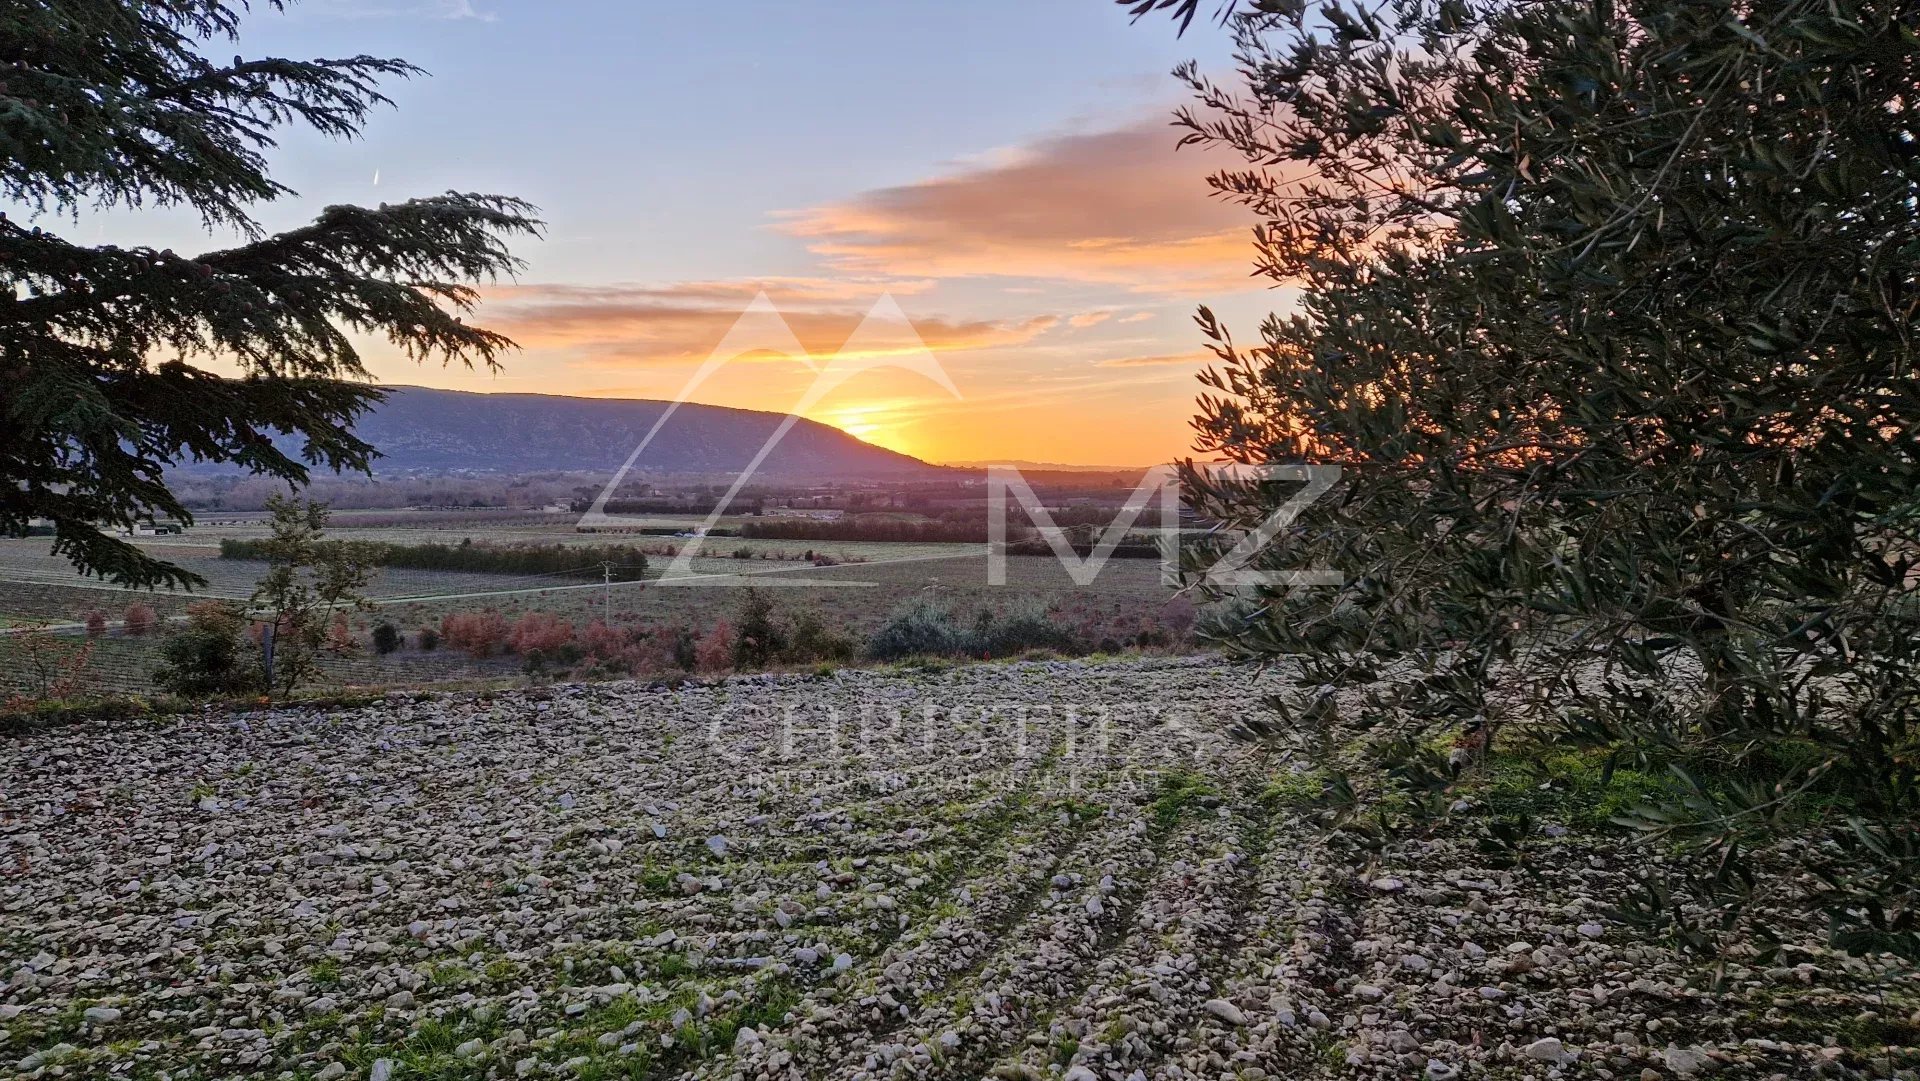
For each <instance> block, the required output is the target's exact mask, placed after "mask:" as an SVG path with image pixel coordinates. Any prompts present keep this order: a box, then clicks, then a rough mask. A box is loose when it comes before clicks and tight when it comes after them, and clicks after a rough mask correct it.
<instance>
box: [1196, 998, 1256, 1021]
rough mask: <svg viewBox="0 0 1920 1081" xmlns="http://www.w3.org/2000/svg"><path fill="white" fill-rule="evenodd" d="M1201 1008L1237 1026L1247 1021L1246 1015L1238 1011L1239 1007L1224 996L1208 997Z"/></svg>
mask: <svg viewBox="0 0 1920 1081" xmlns="http://www.w3.org/2000/svg"><path fill="white" fill-rule="evenodd" d="M1202 1008H1203V1009H1205V1010H1206V1011H1207V1012H1208V1013H1210V1014H1212V1015H1214V1016H1215V1017H1218V1018H1219V1019H1220V1020H1222V1021H1225V1022H1226V1023H1227V1024H1229V1025H1236V1026H1238V1025H1244V1024H1246V1023H1247V1015H1246V1014H1244V1013H1241V1012H1240V1007H1238V1006H1235V1005H1234V1004H1233V1003H1231V1002H1228V1001H1227V1000H1226V999H1224V998H1212V999H1208V1000H1207V1002H1206V1005H1205V1006H1204V1007H1202Z"/></svg>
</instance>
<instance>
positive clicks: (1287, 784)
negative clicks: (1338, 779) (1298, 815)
mask: <svg viewBox="0 0 1920 1081" xmlns="http://www.w3.org/2000/svg"><path fill="white" fill-rule="evenodd" d="M1326 794H1327V775H1326V773H1325V772H1324V771H1321V770H1317V769H1315V770H1288V771H1287V772H1284V773H1279V774H1276V775H1275V776H1274V777H1273V779H1272V780H1270V781H1268V782H1267V786H1266V787H1265V788H1263V789H1261V790H1260V795H1259V796H1258V797H1257V798H1258V800H1259V801H1260V802H1261V803H1263V804H1265V805H1266V806H1268V807H1274V808H1291V809H1298V808H1303V807H1312V806H1314V805H1316V804H1318V803H1319V802H1320V801H1321V800H1322V799H1323V798H1325V796H1326Z"/></svg>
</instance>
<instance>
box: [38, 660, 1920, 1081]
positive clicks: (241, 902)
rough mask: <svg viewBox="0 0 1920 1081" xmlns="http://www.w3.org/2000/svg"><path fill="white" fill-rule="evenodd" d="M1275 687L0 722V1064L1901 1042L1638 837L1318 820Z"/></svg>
mask: <svg viewBox="0 0 1920 1081" xmlns="http://www.w3.org/2000/svg"><path fill="white" fill-rule="evenodd" d="M1271 689H1272V686H1271V684H1270V683H1269V684H1264V685H1254V684H1251V683H1250V682H1249V681H1248V679H1247V676H1246V673H1244V672H1234V671H1230V670H1227V669H1224V668H1221V667H1219V666H1218V665H1217V664H1216V663H1215V662H1212V661H1208V660H1204V659H1181V660H1167V659H1159V660H1155V659H1136V660H1127V661H1110V662H1101V663H1077V662H1074V663H1069V662H1029V663H1019V664H997V665H979V666H971V667H963V668H956V669H948V670H943V671H928V672H913V671H893V672H863V671H842V672H839V673H835V674H833V675H830V676H826V677H812V678H800V677H780V678H772V677H745V678H738V679H733V680H729V681H725V682H720V683H715V684H710V685H700V686H688V687H682V688H680V689H678V690H672V689H665V688H658V687H655V688H649V687H648V686H646V685H642V684H637V683H614V684H602V685H592V686H562V687H555V688H551V689H542V690H527V691H515V692H503V693H495V694H490V695H472V694H468V695H452V696H434V697H430V696H414V695H399V696H393V697H389V698H387V699H385V700H382V701H380V702H377V703H374V704H371V705H367V706H364V707H359V708H352V709H315V708H308V709H286V710H271V711H261V712H254V713H246V714H217V713H208V714H196V715H187V716H182V717H178V718H174V719H170V720H166V721H162V722H159V723H155V724H151V725H147V726H142V727H136V728H122V729H120V730H116V731H112V732H108V731H106V730H104V729H101V728H98V727H89V726H81V727H70V728H63V729H54V730H48V731H42V732H38V733H33V734H28V735H23V736H18V737H14V738H11V739H7V740H5V741H4V742H0V876H4V877H0V1072H4V1071H6V1070H8V1069H12V1070H16V1071H17V1072H18V1073H19V1074H20V1075H23V1076H48V1077H52V1076H60V1077H101V1078H109V1077H112V1078H162V1077H165V1078H188V1077H192V1078H228V1077H286V1078H304V1079H319V1081H335V1079H341V1078H387V1079H397V1078H412V1077H421V1078H480V1077H500V1078H510V1077H540V1078H545V1077H563V1078H572V1077H577V1078H610V1077H698V1078H715V1079H719V1078H732V1077H745V1078H761V1077H769V1078H773V1077H778V1078H972V1077H981V1076H993V1077H1005V1078H1066V1079H1071V1081H1090V1079H1115V1081H1120V1079H1143V1078H1210V1079H1211V1078H1262V1077H1267V1078H1334V1077H1340V1078H1346V1077H1369V1078H1371V1077H1379V1078H1409V1077H1423V1078H1427V1079H1428V1081H1446V1079H1448V1078H1455V1077H1462V1078H1467V1077H1497V1078H1527V1077H1531V1078H1541V1079H1547V1078H1554V1077H1569V1078H1571V1077H1594V1078H1627V1079H1655V1078H1669V1077H1683V1078H1684V1077H1692V1076H1702V1077H1706V1076H1712V1077H1757V1078H1764V1077H1789V1078H1800V1077H1813V1076H1833V1077H1883V1076H1895V1075H1898V1076H1903V1077H1912V1076H1913V1074H1912V1073H1911V1069H1912V1067H1913V1066H1914V1064H1915V1062H1916V1057H1915V1054H1914V1052H1913V1050H1912V1047H1911V1045H1912V1044H1913V1043H1914V1042H1915V1041H1914V1038H1913V1033H1914V1031H1915V1025H1916V1021H1917V1020H1920V1019H1916V1018H1915V1017H1914V1016H1913V1014H1914V1011H1915V1009H1916V1006H1920V997H1916V994H1915V983H1914V981H1913V979H1912V976H1911V973H1909V972H1906V971H1904V970H1898V969H1892V968H1886V967H1880V966H1874V965H1869V964H1866V963H1864V962H1860V961H1853V960H1845V959H1841V958H1838V957H1835V956H1833V955H1830V954H1827V953H1824V952H1823V951H1821V950H1820V949H1819V948H1818V935H1817V933H1815V932H1813V931H1812V930H1811V929H1802V928H1796V927H1792V926H1787V925H1783V926H1782V927H1781V928H1780V929H1781V930H1782V932H1783V933H1785V934H1787V935H1788V936H1789V937H1790V938H1794V939H1795V940H1796V941H1798V940H1804V943H1803V946H1802V948H1798V949H1796V950H1792V951H1789V952H1788V953H1787V954H1785V955H1783V957H1782V958H1780V959H1776V960H1773V961H1771V962H1769V963H1768V964H1767V965H1764V966H1763V965H1759V964H1756V965H1754V966H1753V967H1751V968H1742V967H1739V966H1734V967H1733V968H1731V969H1729V970H1728V971H1727V972H1726V973H1725V974H1724V976H1725V978H1724V979H1723V980H1722V982H1721V983H1720V984H1719V985H1718V987H1717V988H1716V986H1715V984H1714V982H1713V979H1712V973H1711V972H1710V971H1708V970H1707V969H1706V968H1705V966H1703V965H1701V964H1699V963H1696V962H1692V961H1686V960H1683V959H1681V958H1679V957H1677V956H1675V955H1674V954H1672V953H1669V952H1667V951H1666V950H1665V949H1663V948H1661V947H1658V946H1656V945H1652V944H1649V943H1647V942H1644V941H1640V940H1639V939H1638V936H1637V935H1636V934H1635V933H1634V932H1632V931H1631V930H1629V929H1628V928H1626V927H1624V926H1622V925H1620V924H1618V923H1617V922H1615V921H1614V920H1613V919H1612V918H1611V917H1610V916H1609V915H1608V911H1609V910H1608V907H1607V904H1608V900H1609V899H1611V898H1613V897H1615V896H1617V895H1618V894H1619V892H1620V890H1621V888H1622V886H1623V882H1624V877H1623V872H1624V871H1625V870H1627V869H1629V868H1631V867H1633V866H1635V865H1637V864H1639V863H1641V862H1643V861H1644V856H1643V855H1642V854H1640V853H1624V852H1620V851H1616V850H1615V849H1613V848H1612V847H1610V846H1607V845H1596V844H1595V843H1593V842H1592V840H1591V839H1590V838H1583V837H1582V836H1580V835H1579V833H1578V832H1577V831H1576V832H1572V833H1569V832H1566V831H1564V830H1560V829H1558V827H1556V826H1554V824H1552V823H1543V824H1542V829H1543V834H1542V839H1541V841H1540V843H1539V845H1538V846H1537V847H1536V848H1535V849H1534V850H1533V852H1532V854H1531V855H1530V857H1529V858H1528V859H1527V860H1526V861H1525V862H1524V863H1523V864H1522V865H1521V866H1518V867H1514V868H1508V869H1499V868H1496V867H1493V866H1488V865H1487V863H1486V862H1485V860H1484V859H1483V857H1482V856H1481V855H1480V854H1479V852H1478V851H1477V850H1476V849H1475V847H1474V846H1473V845H1471V844H1470V843H1468V842H1466V841H1464V840H1455V839H1450V838H1449V837H1448V836H1447V835H1445V834H1442V835H1441V836H1439V837H1438V838H1429V839H1406V840H1403V841H1400V842H1398V843H1394V844H1389V845H1388V846H1386V847H1385V848H1382V849H1379V850H1377V851H1372V852H1369V851H1368V850H1366V849H1365V848H1358V847H1354V846H1351V845H1348V844H1345V843H1343V842H1340V841H1337V840H1330V839H1329V838H1328V837H1327V836H1326V835H1325V833H1324V831H1323V830H1322V829H1321V828H1320V827H1319V826H1318V825H1317V824H1316V823H1315V822H1314V821H1313V820H1312V817H1311V816H1310V815H1309V814H1307V813H1306V812H1305V811H1304V810H1302V809H1301V806H1300V804H1299V802H1298V800H1297V799H1296V797H1297V795H1298V790H1299V789H1300V787H1301V786H1300V785H1298V784H1296V783H1294V781H1295V779H1294V778H1292V777H1291V776H1290V775H1289V773H1288V769H1289V767H1288V764H1287V763H1285V762H1281V761H1277V760H1275V759H1273V758H1272V757H1269V756H1267V755H1264V754H1262V753H1258V752H1256V751H1254V750H1252V749H1250V748H1248V747H1247V746H1245V745H1242V744H1235V743H1231V742H1229V741H1227V740H1225V739H1223V738H1222V737H1221V736H1220V734H1219V733H1220V732H1221V731H1222V730H1223V729H1224V727H1225V725H1226V724H1227V723H1228V722H1230V721H1232V720H1233V719H1235V718H1237V717H1241V716H1245V715H1247V714H1248V713H1250V712H1251V711H1254V710H1257V709H1258V708H1259V706H1258V699H1259V697H1260V696H1261V695H1262V694H1264V693H1268V692H1269V691H1270V690H1271ZM1889 1045H1891V1046H1889ZM1902 1071H1905V1072H1902Z"/></svg>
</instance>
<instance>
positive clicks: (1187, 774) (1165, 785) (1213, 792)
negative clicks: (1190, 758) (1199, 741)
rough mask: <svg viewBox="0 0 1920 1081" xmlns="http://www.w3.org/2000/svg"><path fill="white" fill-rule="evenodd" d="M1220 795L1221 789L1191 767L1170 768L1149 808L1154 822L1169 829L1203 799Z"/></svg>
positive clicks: (1161, 779) (1162, 827)
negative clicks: (1190, 768)
mask: <svg viewBox="0 0 1920 1081" xmlns="http://www.w3.org/2000/svg"><path fill="white" fill-rule="evenodd" d="M1219 795H1220V790H1219V789H1218V788H1215V787H1214V786H1213V783H1212V782H1211V781H1208V780H1207V779H1206V778H1205V777H1202V776H1201V775H1200V774H1198V773H1196V772H1194V771H1193V770H1189V769H1176V770H1169V771H1168V772H1167V773H1165V774H1163V775H1162V776H1161V778H1160V794H1159V795H1157V796H1155V797H1154V800H1153V802H1152V803H1151V804H1149V805H1148V809H1149V811H1150V812H1151V814H1152V816H1153V824H1154V825H1155V826H1158V827H1160V828H1161V829H1167V828H1170V827H1172V826H1173V825H1174V823H1176V822H1178V821H1180V817H1181V816H1182V815H1184V814H1186V813H1187V811H1188V810H1189V809H1190V808H1192V807H1193V806H1194V805H1196V804H1198V803H1199V802H1200V801H1201V800H1204V799H1209V798H1214V797H1217V796H1219Z"/></svg>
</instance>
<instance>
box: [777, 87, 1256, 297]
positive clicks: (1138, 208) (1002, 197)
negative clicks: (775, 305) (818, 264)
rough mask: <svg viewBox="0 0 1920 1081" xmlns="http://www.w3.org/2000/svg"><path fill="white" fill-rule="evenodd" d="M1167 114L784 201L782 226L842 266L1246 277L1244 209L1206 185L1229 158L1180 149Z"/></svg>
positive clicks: (1224, 280) (1140, 278)
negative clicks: (857, 190)
mask: <svg viewBox="0 0 1920 1081" xmlns="http://www.w3.org/2000/svg"><path fill="white" fill-rule="evenodd" d="M1174 142H1175V138H1174V135H1173V134H1172V132H1171V131H1170V129H1169V127H1168V125H1167V123H1166V121H1165V120H1164V119H1161V118H1154V119H1151V120H1143V121H1141V122H1138V123H1136V124H1133V125H1130V126H1126V127H1120V128H1114V129H1111V130H1107V131H1099V132H1091V133H1085V134H1075V135H1065V136H1060V137H1056V138H1052V139H1046V140H1042V141H1040V142H1036V143H1033V144H1030V145H1027V146H1024V147H1018V148H1015V149H1012V150H1009V151H1005V152H1001V153H998V154H994V155H991V156H988V157H987V158H985V159H983V160H977V161H975V162H973V163H969V164H966V165H962V166H959V167H957V168H956V169H955V170H953V171H952V172H949V173H948V174H946V175H942V176H937V177H933V178H931V179H928V180H923V181H920V182H918V183H914V184H907V185H902V186H899V187H891V188H880V189H876V190H873V191H869V192H865V193H863V194H860V195H858V196H855V197H853V198H851V199H848V200H845V201H843V202H839V203H834V204H830V205H826V206H818V207H812V208H808V209H804V210H798V211H793V212H790V213H788V214H786V215H784V216H783V219H782V224H781V228H783V229H785V230H786V231H787V232H789V233H791V234H792V235H794V236H797V237H799V238H801V239H802V240H803V241H804V242H805V243H806V244H807V246H808V247H809V249H811V250H812V251H813V252H814V253H815V254H817V255H819V256H820V257H822V258H823V259H825V260H826V261H827V262H828V263H830V264H832V265H833V266H835V267H838V268H840V269H844V270H848V271H850V272H856V273H866V274H891V275H902V276H913V277H920V276H924V277H930V278H958V277H1002V278H1036V279H1053V280H1058V281H1068V282H1082V283H1087V282H1091V283H1100V284H1107V285H1117V286H1120V287H1122V288H1124V289H1126V290H1128V291H1133V292H1140V293H1176V294H1188V293H1197V292H1209V291H1219V290H1221V289H1235V288H1247V287H1249V286H1250V285H1251V283H1250V282H1249V281H1248V273H1249V270H1250V268H1251V263H1252V254H1251V253H1252V248H1251V245H1250V242H1249V231H1250V228H1251V226H1252V224H1253V222H1252V219H1251V218H1250V217H1249V215H1248V214H1247V212H1246V211H1245V210H1244V209H1243V208H1240V207H1238V206H1234V205H1231V204H1228V203H1225V202H1222V201H1220V200H1218V199H1214V198H1212V197H1210V196H1209V194H1208V189H1207V187H1206V183H1205V179H1204V178H1205V176H1206V174H1207V173H1208V172H1210V171H1212V170H1213V169H1214V168H1217V167H1218V166H1220V165H1222V164H1225V163H1224V162H1222V161H1220V160H1219V159H1218V158H1210V157H1208V156H1207V155H1206V154H1205V153H1202V152H1200V151H1196V150H1192V149H1189V150H1184V151H1180V152H1178V153H1176V152H1175V150H1174Z"/></svg>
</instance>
